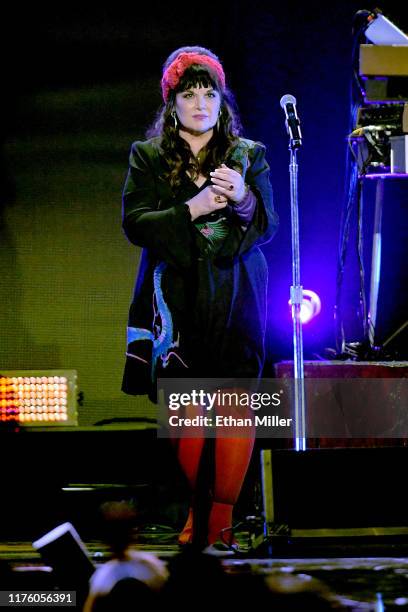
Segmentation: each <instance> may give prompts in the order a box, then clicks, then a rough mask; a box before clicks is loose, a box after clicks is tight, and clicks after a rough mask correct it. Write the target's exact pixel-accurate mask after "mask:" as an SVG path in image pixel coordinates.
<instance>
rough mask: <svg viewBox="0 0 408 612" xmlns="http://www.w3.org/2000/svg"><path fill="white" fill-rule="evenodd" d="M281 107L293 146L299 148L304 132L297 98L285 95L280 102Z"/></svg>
mask: <svg viewBox="0 0 408 612" xmlns="http://www.w3.org/2000/svg"><path fill="white" fill-rule="evenodd" d="M280 105H281V107H282V108H283V110H284V111H285V117H286V121H285V125H286V131H287V133H288V134H289V138H290V140H291V146H292V147H293V148H296V149H297V148H298V147H300V146H301V144H302V132H301V131H300V121H299V117H298V116H297V112H296V98H295V96H291V95H290V94H285V95H284V96H282V98H281V100H280Z"/></svg>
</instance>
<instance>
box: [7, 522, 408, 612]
mask: <svg viewBox="0 0 408 612" xmlns="http://www.w3.org/2000/svg"><path fill="white" fill-rule="evenodd" d="M239 536H240V534H238V539H239V540H240V541H241V538H240V537H239ZM140 539H141V540H142V541H144V543H139V544H137V545H135V546H134V548H135V549H136V550H143V551H148V552H152V553H155V554H156V555H158V556H159V557H160V558H162V559H163V560H165V561H167V562H168V561H169V560H170V559H171V558H172V557H174V556H175V555H177V554H178V553H179V552H180V548H179V547H178V545H177V543H176V534H175V533H174V532H172V533H171V532H166V533H163V532H162V533H157V534H148V535H144V536H143V534H140ZM85 545H86V547H87V549H88V552H89V555H90V557H91V558H92V560H93V562H94V563H95V565H96V566H98V565H100V564H102V563H104V562H106V561H107V560H108V559H109V552H108V549H107V547H106V546H105V545H104V544H103V543H102V542H101V541H96V540H93V541H87V542H85ZM341 546H342V547H343V551H344V553H347V552H348V551H351V556H347V554H344V556H334V553H335V552H336V551H338V550H340V549H341V548H340V547H341ZM379 546H380V544H378V543H377V550H380V548H378V547H379ZM281 550H282V549H281ZM303 550H304V552H305V549H303ZM321 550H324V549H323V548H322V549H321ZM373 550H374V549H373ZM402 550H404V551H405V552H406V547H405V546H404V547H403V549H401V551H402ZM293 552H294V550H292V551H290V550H287V553H288V554H285V555H283V556H278V555H276V556H275V555H273V554H272V555H271V556H264V555H262V556H260V555H259V556H258V555H256V554H255V555H249V556H243V557H241V558H238V557H234V558H224V559H222V560H221V562H222V564H223V566H224V569H225V571H226V572H227V573H228V574H231V575H233V576H237V577H241V578H243V577H245V579H246V580H249V581H250V580H251V577H254V579H257V580H259V579H261V578H262V577H266V576H275V577H287V576H295V577H296V576H300V577H301V578H302V579H304V580H307V577H308V576H309V577H313V578H315V579H318V580H319V581H321V582H323V583H324V584H325V585H327V586H328V587H329V589H330V590H331V591H332V592H333V593H335V594H336V600H337V601H338V603H339V604H340V606H341V608H340V609H345V610H366V611H369V610H372V611H373V612H374V611H377V610H382V609H384V608H381V607H379V597H380V602H381V603H382V604H383V605H384V606H385V609H387V610H391V609H398V610H400V609H403V608H408V554H406V555H405V556H404V555H402V554H401V555H399V554H398V552H399V551H398V546H396V545H395V544H394V545H392V546H391V547H388V548H387V545H386V544H385V543H384V544H383V552H382V554H381V555H378V556H371V555H369V556H357V554H356V553H357V547H356V546H354V549H352V548H347V546H345V545H344V544H343V545H341V543H338V544H337V548H333V546H332V545H331V546H326V548H325V552H326V553H327V554H326V555H325V556H313V557H311V556H307V555H306V556H302V557H301V556H299V557H296V556H295V557H291V556H290V554H291V553H293ZM0 560H1V561H5V562H8V564H9V566H10V567H11V568H12V570H13V574H14V575H17V576H18V581H19V582H21V585H23V584H24V583H26V584H27V580H28V581H29V583H30V584H32V580H33V578H34V576H35V575H36V576H39V575H40V574H39V573H41V574H49V573H50V572H51V568H49V567H47V566H46V565H44V564H43V562H42V561H41V557H40V555H39V554H38V553H37V552H36V551H35V550H34V549H33V548H32V546H31V543H30V542H22V541H9V542H0ZM44 577H45V576H44ZM4 587H6V585H4ZM378 594H380V596H379V595H378Z"/></svg>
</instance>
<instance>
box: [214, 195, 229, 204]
mask: <svg viewBox="0 0 408 612" xmlns="http://www.w3.org/2000/svg"><path fill="white" fill-rule="evenodd" d="M214 200H215V201H216V202H217V203H218V204H221V203H224V202H226V201H227V200H226V198H223V197H222V196H221V195H216V196H215V198H214Z"/></svg>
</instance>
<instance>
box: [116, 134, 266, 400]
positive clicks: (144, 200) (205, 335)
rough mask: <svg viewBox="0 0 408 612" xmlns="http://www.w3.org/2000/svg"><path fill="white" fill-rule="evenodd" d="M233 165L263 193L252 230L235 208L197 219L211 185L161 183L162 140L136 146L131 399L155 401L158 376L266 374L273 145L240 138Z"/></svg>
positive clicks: (130, 195) (126, 208)
mask: <svg viewBox="0 0 408 612" xmlns="http://www.w3.org/2000/svg"><path fill="white" fill-rule="evenodd" d="M225 163H226V164H227V166H230V167H235V168H236V167H239V168H240V169H241V170H242V172H243V174H244V175H245V182H246V183H247V184H248V185H249V186H250V189H251V191H252V192H253V193H254V195H255V196H256V199H257V203H256V208H255V212H254V215H253V218H252V221H251V222H250V223H249V224H248V226H244V225H243V224H242V222H241V221H240V219H239V217H238V216H237V214H236V213H235V212H234V207H233V206H230V205H228V206H227V207H226V208H224V209H222V210H221V211H217V212H215V213H212V214H211V215H206V216H205V217H200V218H199V219H196V220H195V221H194V222H192V221H191V216H190V212H189V208H188V206H187V205H186V204H185V202H186V201H187V200H189V199H191V198H192V197H193V196H195V195H196V194H197V193H198V192H199V191H200V190H201V189H204V188H205V187H206V186H207V185H209V184H211V181H210V180H208V181H207V182H206V183H204V185H203V186H202V187H200V188H199V187H197V186H196V185H195V183H194V182H193V181H192V180H191V179H189V177H188V176H187V175H186V176H185V178H184V179H183V181H182V184H181V185H180V186H179V187H178V188H176V189H175V190H174V191H173V190H172V189H171V187H170V185H169V183H168V181H166V180H164V179H163V172H164V171H165V170H166V161H165V158H164V155H163V153H162V152H161V149H160V145H159V139H158V138H152V139H150V140H147V141H145V142H135V143H134V144H133V145H132V149H131V154H130V168H129V173H128V176H127V179H126V183H125V187H124V192H123V228H124V231H125V233H126V236H127V237H128V239H129V240H130V241H131V242H132V243H134V244H135V245H137V246H141V247H143V252H142V257H141V262H140V266H139V272H138V277H137V281H136V286H135V291H134V298H133V301H132V304H131V306H130V313H129V326H128V345H127V352H126V355H127V357H126V364H125V371H124V377H123V384H122V390H123V391H124V392H125V393H129V394H132V395H135V394H146V393H147V394H148V395H149V397H150V398H151V399H152V400H153V401H156V380H157V377H174V378H176V377H179V376H180V377H183V378H192V377H195V378H211V377H217V378H230V377H245V378H254V377H259V376H260V374H261V372H262V367H263V363H264V338H265V324H266V305H267V280H268V269H267V264H266V260H265V257H264V255H263V253H262V252H261V250H260V248H259V247H260V246H261V245H263V244H265V243H267V242H268V241H269V240H270V239H271V238H272V236H273V234H274V233H275V231H276V229H277V225H278V221H277V215H276V213H275V212H274V210H273V203H272V188H271V185H270V182H269V166H268V164H267V162H266V160H265V146H264V145H263V144H261V143H259V142H254V141H251V140H247V139H244V138H240V141H239V144H238V145H237V146H236V147H235V148H234V150H233V151H232V152H231V153H230V154H229V155H228V158H227V159H226V160H225ZM203 228H204V229H203ZM209 228H210V229H209ZM200 230H201V231H200ZM205 230H207V233H206V231H205ZM209 234H212V236H211V235H209Z"/></svg>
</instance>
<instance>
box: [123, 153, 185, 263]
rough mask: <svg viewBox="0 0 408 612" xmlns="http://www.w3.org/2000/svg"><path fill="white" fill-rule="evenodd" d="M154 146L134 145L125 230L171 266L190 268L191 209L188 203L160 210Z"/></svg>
mask: <svg viewBox="0 0 408 612" xmlns="http://www.w3.org/2000/svg"><path fill="white" fill-rule="evenodd" d="M150 149H151V145H149V143H145V142H135V143H133V145H132V149H131V152H130V157H129V171H128V174H127V178H126V182H125V186H124V189H123V208H122V220H123V229H124V232H125V234H126V236H127V238H128V239H129V240H130V242H132V243H133V244H136V245H137V246H140V247H145V248H148V249H150V250H151V251H152V252H153V253H154V254H155V255H156V256H157V257H158V259H160V260H163V261H166V262H167V263H169V264H170V265H171V266H174V267H177V268H181V269H184V268H188V267H189V266H190V265H191V252H192V245H193V243H192V229H191V228H192V223H191V214H190V210H189V207H188V205H186V204H185V203H184V202H180V203H179V202H177V203H175V204H174V205H173V206H170V207H169V208H166V209H164V210H159V199H158V195H157V189H156V180H155V175H154V170H153V166H152V159H151V153H150V152H149V150H150Z"/></svg>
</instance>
